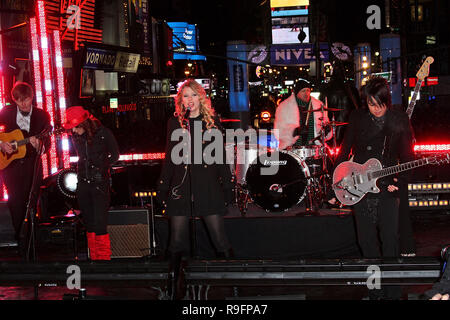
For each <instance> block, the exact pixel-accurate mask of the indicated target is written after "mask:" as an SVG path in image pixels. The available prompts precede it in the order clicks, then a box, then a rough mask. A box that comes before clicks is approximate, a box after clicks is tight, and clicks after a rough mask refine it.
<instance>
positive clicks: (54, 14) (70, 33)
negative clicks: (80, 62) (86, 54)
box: [45, 0, 103, 50]
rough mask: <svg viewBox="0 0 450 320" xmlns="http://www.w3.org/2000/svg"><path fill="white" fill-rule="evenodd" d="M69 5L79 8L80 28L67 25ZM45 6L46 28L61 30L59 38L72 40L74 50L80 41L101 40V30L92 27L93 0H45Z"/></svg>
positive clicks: (99, 41)
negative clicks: (70, 27)
mask: <svg viewBox="0 0 450 320" xmlns="http://www.w3.org/2000/svg"><path fill="white" fill-rule="evenodd" d="M71 5H76V6H78V7H79V8H80V24H81V29H76V28H75V29H69V28H68V27H67V19H68V18H69V17H70V16H69V15H67V9H68V7H69V6H71ZM45 6H46V8H45V9H46V12H47V13H48V18H47V26H48V29H49V30H54V29H56V30H59V31H61V40H69V41H73V42H74V44H75V50H77V49H78V46H79V45H80V42H82V41H89V42H97V43H101V42H102V37H103V30H101V29H96V28H94V19H95V0H46V1H45Z"/></svg>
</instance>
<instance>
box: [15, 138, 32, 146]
mask: <svg viewBox="0 0 450 320" xmlns="http://www.w3.org/2000/svg"><path fill="white" fill-rule="evenodd" d="M29 142H30V138H25V139H23V140H19V141H17V146H18V147H20V146H23V145H25V144H27V143H29Z"/></svg>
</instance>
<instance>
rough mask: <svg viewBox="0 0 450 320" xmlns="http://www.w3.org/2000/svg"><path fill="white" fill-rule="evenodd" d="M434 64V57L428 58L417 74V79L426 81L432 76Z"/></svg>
mask: <svg viewBox="0 0 450 320" xmlns="http://www.w3.org/2000/svg"><path fill="white" fill-rule="evenodd" d="M433 62H434V58H433V57H428V58H426V59H425V61H424V63H423V64H422V67H420V69H419V71H418V72H417V74H416V77H417V78H418V79H419V80H424V79H425V78H426V77H428V75H429V74H430V65H431V64H432V63H433Z"/></svg>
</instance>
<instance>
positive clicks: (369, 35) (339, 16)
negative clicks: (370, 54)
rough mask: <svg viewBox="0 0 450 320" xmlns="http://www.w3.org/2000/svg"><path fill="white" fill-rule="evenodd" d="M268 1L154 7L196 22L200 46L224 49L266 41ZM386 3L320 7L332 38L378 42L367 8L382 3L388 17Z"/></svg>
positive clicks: (332, 0)
mask: <svg viewBox="0 0 450 320" xmlns="http://www.w3.org/2000/svg"><path fill="white" fill-rule="evenodd" d="M268 3H269V0H267V1H264V0H246V1H243V0H214V1H211V0H209V1H208V0H185V1H179V0H167V1H153V2H152V3H151V7H150V10H151V15H152V16H154V17H155V18H159V19H165V20H167V21H187V22H189V23H196V24H197V25H198V27H199V34H200V49H201V50H202V51H205V52H206V51H208V52H209V51H211V50H212V51H214V50H215V49H214V47H216V46H219V47H222V48H223V47H224V45H225V43H226V41H231V40H245V41H247V42H248V43H264V34H263V29H264V28H263V25H262V24H263V23H264V22H265V21H268V19H270V16H269V11H268V10H269V6H268ZM383 3H384V1H382V0H359V1H349V0H347V1H336V0H322V1H321V8H320V10H321V12H322V13H323V14H324V15H325V16H327V17H328V30H329V39H330V41H332V42H335V41H342V42H345V43H347V44H349V45H353V44H356V43H359V42H372V44H373V45H378V36H379V34H380V31H378V30H369V29H367V27H366V20H367V18H368V16H369V15H368V14H367V13H366V9H367V7H368V6H369V5H371V4H378V5H379V6H380V8H381V9H382V16H384V7H383V5H382V4H383ZM269 24H270V22H269ZM382 25H384V20H383V19H382ZM269 39H270V38H269Z"/></svg>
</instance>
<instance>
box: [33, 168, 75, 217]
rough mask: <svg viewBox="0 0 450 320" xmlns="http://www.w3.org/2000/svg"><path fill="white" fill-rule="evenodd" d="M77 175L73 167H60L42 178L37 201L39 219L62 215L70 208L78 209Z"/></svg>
mask: <svg viewBox="0 0 450 320" xmlns="http://www.w3.org/2000/svg"><path fill="white" fill-rule="evenodd" d="M77 184H78V177H77V173H76V171H75V170H74V169H62V170H60V171H58V172H57V173H55V174H52V175H50V176H48V177H47V178H46V179H44V181H43V183H42V186H41V191H42V192H41V197H40V201H39V208H40V219H41V220H42V221H47V220H49V219H50V218H51V217H52V216H64V215H66V214H67V213H68V212H69V211H70V210H74V209H78V201H77V194H76V190H77Z"/></svg>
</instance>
